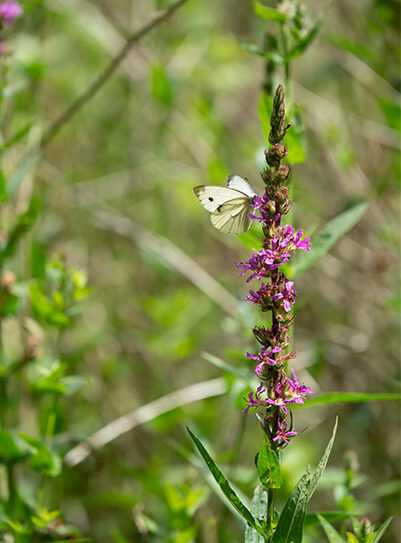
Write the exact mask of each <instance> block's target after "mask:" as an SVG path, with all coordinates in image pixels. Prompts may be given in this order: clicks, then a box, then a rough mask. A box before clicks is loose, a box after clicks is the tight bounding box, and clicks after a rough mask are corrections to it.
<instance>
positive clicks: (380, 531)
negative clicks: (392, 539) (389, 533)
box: [372, 517, 393, 543]
mask: <svg viewBox="0 0 401 543" xmlns="http://www.w3.org/2000/svg"><path fill="white" fill-rule="evenodd" d="M392 520H393V517H390V518H388V519H387V520H386V521H384V522H383V524H382V525H381V526H380V528H379V529H378V530H377V532H376V533H375V537H374V538H373V539H372V543H378V542H379V541H380V539H381V538H382V537H383V535H384V532H385V531H386V530H387V528H388V526H389V524H390V522H391V521H392Z"/></svg>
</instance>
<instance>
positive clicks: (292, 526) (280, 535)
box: [271, 472, 311, 543]
mask: <svg viewBox="0 0 401 543" xmlns="http://www.w3.org/2000/svg"><path fill="white" fill-rule="evenodd" d="M310 483H311V477H310V473H309V472H306V473H305V475H303V476H302V477H301V479H300V480H299V481H298V484H297V486H296V487H295V488H294V490H293V491H292V493H291V496H290V497H289V498H288V500H287V503H286V504H285V506H284V509H283V511H282V513H281V515H280V519H279V521H278V524H277V528H276V530H275V532H274V534H273V537H272V540H271V543H301V541H302V532H303V524H304V519H305V512H306V506H307V504H308V497H309V492H310Z"/></svg>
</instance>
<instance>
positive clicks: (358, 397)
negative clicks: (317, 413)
mask: <svg viewBox="0 0 401 543" xmlns="http://www.w3.org/2000/svg"><path fill="white" fill-rule="evenodd" d="M400 399H401V394H399V393H398V392H383V393H380V392H327V393H326V394H322V395H321V396H318V397H317V398H311V399H309V400H308V401H306V402H305V403H304V405H302V406H299V407H300V408H305V407H312V406H313V405H331V404H333V403H359V402H373V401H378V400H400ZM295 409H298V406H296V407H295Z"/></svg>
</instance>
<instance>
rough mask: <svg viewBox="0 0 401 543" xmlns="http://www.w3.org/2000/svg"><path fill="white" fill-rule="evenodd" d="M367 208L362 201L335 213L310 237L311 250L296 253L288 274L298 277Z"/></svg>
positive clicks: (357, 219)
mask: <svg viewBox="0 0 401 543" xmlns="http://www.w3.org/2000/svg"><path fill="white" fill-rule="evenodd" d="M367 208H368V204H367V203H366V202H362V203H360V204H357V205H355V206H353V207H351V208H350V209H347V210H346V211H344V212H343V213H341V214H340V215H337V217H336V218H335V219H333V220H332V221H330V222H329V223H328V224H326V226H325V227H324V228H323V230H322V231H321V232H320V234H319V235H318V236H317V237H316V238H313V239H312V242H311V252H310V253H302V254H300V255H298V257H297V258H296V261H295V263H294V265H293V266H292V267H291V270H290V272H289V274H290V276H291V277H299V276H300V275H302V274H303V273H305V272H306V270H308V269H309V268H310V267H311V266H313V264H315V263H316V262H317V261H318V260H319V259H320V258H321V257H322V256H323V255H325V254H326V253H328V252H329V251H330V249H331V248H332V247H333V246H334V245H335V243H336V242H337V241H338V240H339V239H340V238H341V237H342V236H343V235H344V234H345V233H346V232H348V230H350V229H351V228H352V227H353V226H354V225H355V224H356V223H357V222H358V221H359V220H360V219H361V217H362V215H363V214H364V213H365V211H366V210H367Z"/></svg>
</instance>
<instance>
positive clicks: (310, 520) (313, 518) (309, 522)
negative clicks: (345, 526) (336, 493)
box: [304, 511, 351, 528]
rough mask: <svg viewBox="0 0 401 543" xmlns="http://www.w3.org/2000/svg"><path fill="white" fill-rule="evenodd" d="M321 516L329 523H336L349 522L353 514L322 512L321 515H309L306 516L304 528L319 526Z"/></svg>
mask: <svg viewBox="0 0 401 543" xmlns="http://www.w3.org/2000/svg"><path fill="white" fill-rule="evenodd" d="M319 516H322V517H324V518H325V519H326V520H327V521H328V522H335V521H337V520H347V519H349V518H350V516H351V513H345V512H344V511H323V512H322V511H321V512H320V513H308V514H307V515H306V516H305V522H304V527H305V528H306V527H308V528H309V527H310V528H311V527H313V526H318V525H319V524H320V522H319Z"/></svg>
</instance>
